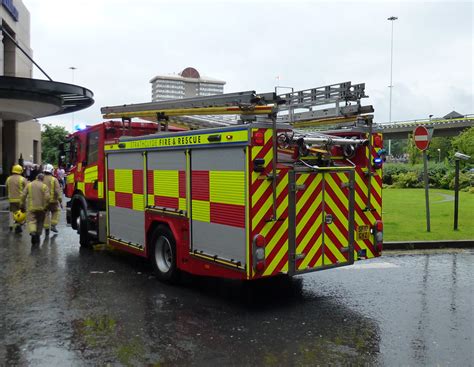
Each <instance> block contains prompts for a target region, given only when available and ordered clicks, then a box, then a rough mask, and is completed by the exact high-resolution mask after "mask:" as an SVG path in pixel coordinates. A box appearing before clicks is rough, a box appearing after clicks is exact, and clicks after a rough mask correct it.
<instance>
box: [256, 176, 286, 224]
mask: <svg viewBox="0 0 474 367" xmlns="http://www.w3.org/2000/svg"><path fill="white" fill-rule="evenodd" d="M284 177H285V176H283V177H282V179H283V178H284ZM268 190H270V193H269V194H268V195H267V192H268ZM271 193H272V187H271V186H270V187H269V188H267V190H266V191H265V193H264V195H262V197H261V198H260V199H259V200H258V202H257V204H259V203H261V204H259V206H258V205H255V208H253V209H252V217H255V216H256V215H257V213H258V212H259V211H260V208H261V207H262V206H263V204H264V203H265V202H266V201H267V200H268V199H269V197H270V196H271ZM287 196H288V185H286V186H285V188H284V189H283V191H282V192H280V194H279V195H278V196H277V202H276V205H277V208H278V207H279V206H280V205H281V203H282V202H283V200H285V199H286V198H287ZM262 198H264V199H265V200H264V201H262ZM272 211H273V205H272V206H270V208H269V209H268V210H267V211H266V213H265V214H264V215H263V217H262V219H261V220H260V222H259V223H258V224H257V227H255V229H254V233H259V232H260V231H261V230H262V228H263V226H264V225H265V224H266V220H267V218H269V217H270V216H271V215H272ZM281 218H286V216H285V215H283V216H282V217H281ZM281 218H279V219H281Z"/></svg>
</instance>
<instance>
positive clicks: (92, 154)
mask: <svg viewBox="0 0 474 367" xmlns="http://www.w3.org/2000/svg"><path fill="white" fill-rule="evenodd" d="M87 138H88V142H87V165H90V164H92V163H95V162H97V159H98V158H99V131H92V132H90V133H89V135H88V136H87Z"/></svg>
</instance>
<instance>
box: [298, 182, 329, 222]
mask: <svg viewBox="0 0 474 367" xmlns="http://www.w3.org/2000/svg"><path fill="white" fill-rule="evenodd" d="M322 186H323V182H322V181H321V182H320V183H319V184H318V185H317V186H316V188H315V189H314V191H313V192H312V193H311V195H310V196H309V198H308V199H307V200H306V202H305V203H304V204H303V207H302V208H301V209H300V210H299V211H298V213H296V223H299V222H300V221H301V220H302V219H303V218H304V216H305V215H306V212H307V211H308V209H309V208H310V207H311V205H313V204H314V200H316V198H317V197H318V195H320V194H321V188H322ZM307 187H308V186H307ZM298 199H301V197H300V198H296V206H297V207H298V202H299V200H298Z"/></svg>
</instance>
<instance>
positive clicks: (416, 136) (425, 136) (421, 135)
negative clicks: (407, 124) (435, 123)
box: [413, 125, 431, 150]
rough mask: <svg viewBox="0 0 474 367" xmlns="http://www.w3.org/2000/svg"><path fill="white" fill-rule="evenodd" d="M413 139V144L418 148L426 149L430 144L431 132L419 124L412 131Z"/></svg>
mask: <svg viewBox="0 0 474 367" xmlns="http://www.w3.org/2000/svg"><path fill="white" fill-rule="evenodd" d="M413 140H414V141H415V145H416V147H417V148H418V149H420V150H426V149H428V146H429V145H430V141H431V134H430V132H429V131H428V129H427V128H426V127H424V126H422V125H420V126H417V127H416V129H415V131H414V132H413Z"/></svg>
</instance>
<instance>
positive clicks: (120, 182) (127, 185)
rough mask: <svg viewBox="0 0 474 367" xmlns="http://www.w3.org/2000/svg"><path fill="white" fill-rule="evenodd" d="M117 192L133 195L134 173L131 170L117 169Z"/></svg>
mask: <svg viewBox="0 0 474 367" xmlns="http://www.w3.org/2000/svg"><path fill="white" fill-rule="evenodd" d="M114 175H115V191H116V192H123V193H127V194H133V171H132V170H131V169H116V170H114Z"/></svg>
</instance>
